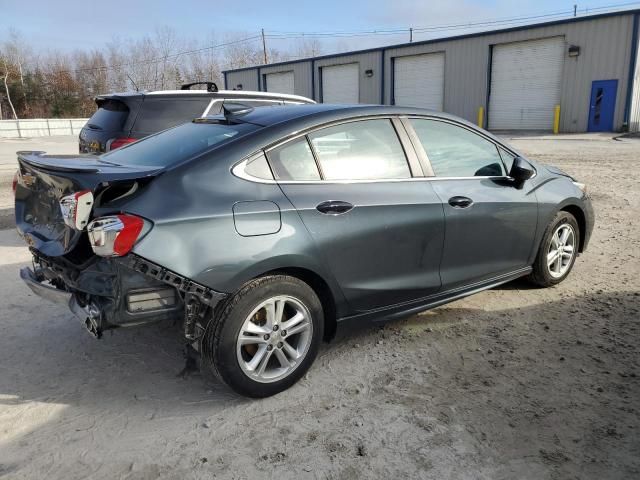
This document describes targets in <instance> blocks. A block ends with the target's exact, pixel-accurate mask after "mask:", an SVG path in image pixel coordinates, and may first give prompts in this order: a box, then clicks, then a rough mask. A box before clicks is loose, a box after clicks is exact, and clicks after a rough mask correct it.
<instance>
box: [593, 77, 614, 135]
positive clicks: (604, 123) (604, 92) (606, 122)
mask: <svg viewBox="0 0 640 480" xmlns="http://www.w3.org/2000/svg"><path fill="white" fill-rule="evenodd" d="M617 91H618V80H596V81H595V82H593V83H592V84H591V103H590V104H589V126H588V130H589V131H590V132H611V131H613V115H614V113H615V110H616V93H617Z"/></svg>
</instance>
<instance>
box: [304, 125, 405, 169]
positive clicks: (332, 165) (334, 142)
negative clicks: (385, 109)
mask: <svg viewBox="0 0 640 480" xmlns="http://www.w3.org/2000/svg"><path fill="white" fill-rule="evenodd" d="M309 139H310V141H311V144H312V145H313V148H314V150H315V152H316V155H317V157H318V162H319V164H320V168H321V169H322V173H323V176H324V179H325V180H383V179H401V178H410V177H411V172H410V170H409V165H408V163H407V159H406V157H405V154H404V150H403V149H402V145H401V144H400V140H399V139H398V135H397V134H396V131H395V129H394V128H393V125H392V123H391V120H388V119H380V120H362V121H357V122H349V123H344V124H341V125H336V126H334V127H328V128H323V129H322V130H319V131H316V132H314V133H311V134H309Z"/></svg>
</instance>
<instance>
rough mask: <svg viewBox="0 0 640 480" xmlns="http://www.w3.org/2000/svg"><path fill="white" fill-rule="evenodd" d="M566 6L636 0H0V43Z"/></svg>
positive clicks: (326, 26)
mask: <svg viewBox="0 0 640 480" xmlns="http://www.w3.org/2000/svg"><path fill="white" fill-rule="evenodd" d="M574 3H577V4H578V9H579V12H580V13H583V12H584V9H586V8H589V9H594V8H596V9H597V8H598V7H603V6H610V5H621V4H627V5H626V6H623V7H622V6H621V7H619V8H640V1H638V2H631V1H630V0H588V1H587V2H580V1H577V2H575V1H573V0H571V1H567V0H519V1H508V0H431V1H420V0H370V1H348V0H320V1H318V0H317V1H304V0H282V1H277V0H270V1H269V0H267V1H265V0H235V1H233V0H231V1H230V0H227V1H225V2H221V1H202V0H200V1H199V0H171V1H164V0H129V1H123V0H102V1H100V2H98V1H93V0H29V1H21V0H0V40H2V39H4V38H7V36H8V32H9V30H10V29H11V28H13V29H16V30H17V31H18V32H20V33H21V34H22V36H23V37H24V38H25V40H26V41H27V42H28V43H29V44H30V45H31V47H33V48H34V49H35V50H40V51H46V50H59V51H72V50H75V49H83V50H84V49H94V48H101V47H103V46H104V45H105V44H106V43H108V42H110V41H113V40H117V39H127V38H134V39H135V38H139V37H142V36H144V35H152V34H153V32H154V30H155V29H156V28H157V27H161V26H165V25H167V26H170V27H172V28H173V29H175V30H176V31H177V33H178V34H179V35H184V36H185V37H188V38H190V39H193V38H196V37H198V36H200V35H201V36H202V38H206V37H207V35H208V36H209V37H210V36H211V32H215V38H220V39H224V37H225V35H227V36H228V35H232V34H235V35H238V34H243V33H247V34H250V35H253V34H256V35H257V34H259V33H260V29H262V28H264V29H265V30H266V31H267V32H292V31H293V32H335V31H363V30H364V31H369V30H385V29H395V28H407V29H408V28H409V27H415V28H419V27H429V26H433V25H443V24H444V25H451V24H460V23H467V22H474V21H485V20H493V19H505V18H513V17H522V16H528V15H542V14H549V13H557V12H563V11H571V10H573V5H574ZM602 11H603V10H599V11H598V12H602ZM547 19H549V18H546V19H545V18H539V19H533V20H531V21H530V22H539V21H544V20H547ZM527 23H529V22H527ZM479 29H481V30H487V29H489V28H488V27H487V26H482V27H474V28H473V29H468V28H458V29H456V30H450V31H438V32H433V31H432V32H427V33H416V34H415V35H414V39H415V40H423V39H427V38H434V37H444V36H451V35H455V34H461V33H468V32H470V31H473V30H475V31H477V30H479ZM408 40H409V34H408V32H403V33H401V34H394V35H377V36H376V35H368V36H350V37H343V38H325V39H324V40H323V42H324V46H325V49H328V50H332V51H333V50H347V49H349V50H351V49H358V48H368V47H372V46H378V45H387V44H393V43H401V42H406V41H408ZM221 41H222V40H221ZM291 41H292V40H286V39H276V38H268V43H269V46H270V47H274V48H280V49H286V48H287V42H291ZM325 53H326V52H325Z"/></svg>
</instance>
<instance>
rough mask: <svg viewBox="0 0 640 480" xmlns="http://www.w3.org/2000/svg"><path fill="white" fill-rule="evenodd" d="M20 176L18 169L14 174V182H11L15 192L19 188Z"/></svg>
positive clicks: (14, 192)
mask: <svg viewBox="0 0 640 480" xmlns="http://www.w3.org/2000/svg"><path fill="white" fill-rule="evenodd" d="M19 178H20V170H16V173H15V174H14V175H13V182H12V183H11V190H13V194H14V195H15V194H16V190H17V189H18V179H19Z"/></svg>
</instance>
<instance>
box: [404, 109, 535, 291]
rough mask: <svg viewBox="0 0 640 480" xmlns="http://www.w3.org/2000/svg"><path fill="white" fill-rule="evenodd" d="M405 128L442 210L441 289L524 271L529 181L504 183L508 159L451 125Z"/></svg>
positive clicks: (531, 205)
mask: <svg viewBox="0 0 640 480" xmlns="http://www.w3.org/2000/svg"><path fill="white" fill-rule="evenodd" d="M409 123H410V125H411V126H412V127H413V128H414V130H415V133H416V136H417V138H418V139H419V141H420V143H421V145H422V147H423V148H424V150H425V152H426V155H427V157H428V161H429V163H430V166H431V168H432V169H433V173H434V174H435V178H434V179H433V180H431V181H430V183H431V184H432V185H433V188H434V190H435V192H436V193H437V195H438V197H439V198H440V200H441V201H442V205H443V209H444V214H445V230H446V234H445V242H444V250H443V255H442V264H441V267H440V275H441V278H442V287H443V290H446V289H451V288H455V287H457V286H461V285H465V284H470V283H473V282H476V281H482V280H486V279H488V278H491V277H495V276H497V275H500V274H504V273H508V272H513V271H515V270H518V269H520V268H524V267H526V266H528V265H529V263H530V262H529V257H530V256H531V252H532V248H533V239H534V237H535V232H536V227H537V217H538V202H537V199H536V195H535V192H534V190H533V189H532V187H531V185H530V183H529V182H526V183H525V185H524V186H522V188H516V187H515V186H514V185H513V183H512V182H511V181H510V179H509V178H508V176H507V168H509V167H508V166H507V165H509V166H510V165H511V163H513V155H512V154H510V153H509V152H508V151H507V150H505V149H503V148H501V147H500V146H498V145H496V144H495V143H494V142H493V141H491V140H490V139H488V138H487V137H484V136H482V135H480V134H479V133H477V132H475V131H473V130H471V129H469V128H467V127H464V126H462V125H459V124H456V123H451V122H447V121H441V120H436V119H419V118H414V119H411V120H410V121H409Z"/></svg>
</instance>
